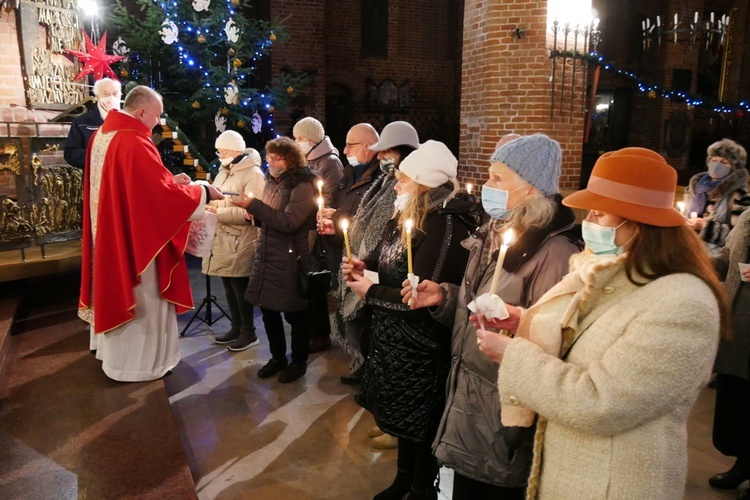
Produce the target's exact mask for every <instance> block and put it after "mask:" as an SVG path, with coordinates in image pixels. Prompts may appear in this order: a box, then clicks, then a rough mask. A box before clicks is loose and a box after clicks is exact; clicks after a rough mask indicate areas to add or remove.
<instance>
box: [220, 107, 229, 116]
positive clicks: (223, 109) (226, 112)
mask: <svg viewBox="0 0 750 500" xmlns="http://www.w3.org/2000/svg"><path fill="white" fill-rule="evenodd" d="M221 114H222V115H228V114H229V109H227V108H226V107H224V108H221Z"/></svg>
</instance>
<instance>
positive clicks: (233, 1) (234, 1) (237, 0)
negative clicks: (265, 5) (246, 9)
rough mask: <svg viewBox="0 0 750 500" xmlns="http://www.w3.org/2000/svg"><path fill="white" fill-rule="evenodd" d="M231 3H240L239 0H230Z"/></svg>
mask: <svg viewBox="0 0 750 500" xmlns="http://www.w3.org/2000/svg"><path fill="white" fill-rule="evenodd" d="M232 4H234V5H239V4H240V0H232Z"/></svg>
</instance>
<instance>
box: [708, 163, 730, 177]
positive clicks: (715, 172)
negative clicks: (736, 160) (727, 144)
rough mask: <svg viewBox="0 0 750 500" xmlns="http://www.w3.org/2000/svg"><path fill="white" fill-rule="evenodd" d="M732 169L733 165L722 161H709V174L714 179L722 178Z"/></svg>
mask: <svg viewBox="0 0 750 500" xmlns="http://www.w3.org/2000/svg"><path fill="white" fill-rule="evenodd" d="M731 171H732V167H728V166H727V165H724V164H723V163H722V162H720V161H710V162H708V175H710V176H711V177H712V178H714V179H722V178H724V177H725V176H726V175H727V174H728V173H729V172H731Z"/></svg>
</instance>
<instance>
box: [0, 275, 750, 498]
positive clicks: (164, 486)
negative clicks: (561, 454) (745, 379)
mask: <svg viewBox="0 0 750 500" xmlns="http://www.w3.org/2000/svg"><path fill="white" fill-rule="evenodd" d="M193 267H194V266H193ZM191 272H192V277H193V279H192V281H193V284H194V286H195V290H194V294H195V297H196V300H197V301H198V302H199V301H200V299H201V298H202V296H203V294H204V290H205V281H204V278H203V276H202V275H200V273H198V272H197V271H196V270H195V269H194V268H193V269H192V270H191ZM215 287H216V288H215V289H214V291H215V292H216V291H217V289H218V292H219V293H218V295H219V296H220V298H219V301H220V302H223V297H222V295H223V293H222V292H221V285H220V283H219V280H218V279H216V280H215ZM50 288H54V289H56V292H57V294H58V295H63V296H64V295H65V294H66V293H67V294H73V295H72V296H73V297H74V294H75V290H74V289H67V290H65V289H62V288H61V287H58V286H51V287H50ZM74 305H75V303H74V300H73V301H71V300H67V301H66V300H63V301H62V302H58V303H57V304H52V305H50V306H49V308H48V309H47V310H46V312H44V313H36V314H39V315H40V316H39V317H38V318H36V319H34V320H33V321H29V322H27V323H26V324H25V326H24V328H23V329H22V330H23V331H22V332H21V333H18V334H16V335H14V336H13V350H12V352H11V357H12V358H13V360H14V366H13V369H12V371H11V379H10V383H9V390H8V396H7V398H6V399H5V400H3V401H2V403H1V404H0V498H4V499H5V498H8V499H9V498H24V499H26V498H32V499H35V498H96V499H99V498H190V497H191V496H193V495H195V494H197V496H198V497H199V498H201V499H214V498H219V499H245V498H247V499H250V498H252V499H254V500H263V499H293V500H306V499H324V498H325V499H342V500H343V499H360V498H361V499H365V498H372V495H373V494H374V493H376V492H378V491H380V490H381V489H383V488H384V487H385V486H387V485H388V484H389V483H390V480H391V478H392V475H393V474H394V470H395V460H396V452H395V451H384V452H379V451H376V450H373V449H371V448H370V446H369V442H368V438H367V436H366V432H367V429H369V428H370V427H371V426H372V425H373V421H372V417H371V416H370V415H369V414H368V413H367V412H364V411H363V410H362V409H361V408H360V407H359V406H358V405H357V404H356V403H355V402H354V400H353V395H354V392H355V390H354V389H353V388H351V387H348V386H344V385H341V384H340V383H339V380H338V377H339V376H340V375H341V374H343V373H345V372H346V368H347V358H346V356H345V355H344V354H343V352H342V351H341V350H340V349H338V348H335V347H334V348H333V349H331V350H329V351H327V352H325V353H322V354H315V355H312V356H311V358H310V362H309V369H308V372H307V374H306V375H305V376H304V377H303V378H302V379H300V380H299V381H297V382H294V383H292V384H287V385H284V384H279V383H278V381H277V380H276V379H275V378H272V379H268V380H260V379H258V378H257V376H256V373H255V372H256V371H257V369H258V368H259V367H260V366H261V365H262V364H263V363H264V362H265V361H266V360H267V357H268V346H267V342H266V341H265V335H263V333H262V323H261V322H260V319H259V318H256V325H257V326H258V327H259V329H260V331H259V338H260V339H261V344H260V345H259V346H257V347H254V348H252V349H250V350H247V351H244V352H240V353H230V352H229V351H227V350H226V348H224V347H221V346H218V345H215V344H213V343H212V335H213V334H214V333H217V332H222V331H223V330H225V329H226V328H227V327H228V322H227V320H226V319H224V318H222V319H220V320H219V321H218V322H216V323H214V324H213V325H212V326H210V327H208V326H206V325H204V324H203V323H201V322H199V321H196V322H194V323H193V325H191V328H190V329H189V330H188V331H187V332H186V335H185V337H184V338H183V339H182V340H181V353H182V362H181V363H180V364H179V365H178V367H177V368H176V369H175V371H174V373H173V374H172V375H171V376H169V377H167V378H165V379H164V381H163V382H162V381H156V382H150V383H143V384H118V383H114V382H111V381H108V380H107V379H106V377H105V376H104V374H103V373H102V372H101V369H100V366H99V364H98V363H97V362H96V361H95V360H94V358H93V356H91V355H90V354H89V353H88V350H87V342H88V338H87V333H86V329H85V328H84V327H83V325H82V323H80V322H79V321H78V320H77V319H75V315H74V311H73V309H74ZM215 315H216V312H215V310H214V317H215ZM201 316H204V313H203V312H201ZM190 317H191V314H187V315H183V316H182V317H181V318H180V322H181V324H182V325H185V324H186V323H187V321H188V320H189V319H190ZM167 397H168V402H169V404H170V405H171V412H170V411H169V409H168V408H169V406H167ZM713 398H714V392H713V391H712V390H710V389H705V390H704V391H703V392H702V393H701V396H700V399H699V401H698V404H697V405H696V407H695V409H694V411H693V413H692V415H691V418H690V421H689V465H690V469H689V474H688V484H687V487H686V493H685V498H686V499H732V498H735V497H736V495H737V494H738V492H737V491H732V492H720V491H715V490H712V489H711V488H709V487H708V486H707V479H708V478H709V477H710V476H711V475H713V474H715V473H716V472H718V471H721V470H725V469H727V468H728V467H729V466H730V465H731V463H732V461H731V460H730V459H727V458H726V457H723V456H722V455H720V454H719V453H718V452H716V451H715V450H714V449H713V447H712V446H711V420H712V408H713ZM178 435H179V437H178ZM180 443H181V445H182V446H181V447H180ZM157 445H158V446H157ZM183 450H184V451H183ZM180 463H182V465H180ZM127 467H131V469H132V470H133V472H132V473H133V474H139V476H137V477H139V478H140V479H139V480H138V481H133V480H128V476H127V475H125V476H120V477H122V480H121V481H120V482H119V483H120V484H119V485H118V489H116V490H110V491H104V490H103V489H102V484H104V481H105V480H109V481H111V480H112V479H113V478H115V479H118V474H119V475H122V471H123V470H126V468H127ZM188 467H189V471H188ZM190 476H192V478H191V477H190ZM442 476H443V477H442V479H441V486H442V487H443V494H442V498H443V499H445V498H450V489H451V487H450V486H451V477H450V472H449V471H444V472H443V474H442ZM134 477H135V476H134ZM633 480H634V481H637V480H638V478H633ZM193 483H194V487H193V486H192V484H193ZM186 484H189V485H191V490H190V491H186V490H185V489H184V488H185V485H186ZM745 487H747V483H745V485H743V488H745Z"/></svg>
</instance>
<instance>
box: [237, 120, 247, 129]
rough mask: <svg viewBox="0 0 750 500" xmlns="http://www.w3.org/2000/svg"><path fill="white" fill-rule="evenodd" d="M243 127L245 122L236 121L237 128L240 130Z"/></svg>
mask: <svg viewBox="0 0 750 500" xmlns="http://www.w3.org/2000/svg"><path fill="white" fill-rule="evenodd" d="M244 126H245V122H244V121H242V120H237V128H242V127H244Z"/></svg>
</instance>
